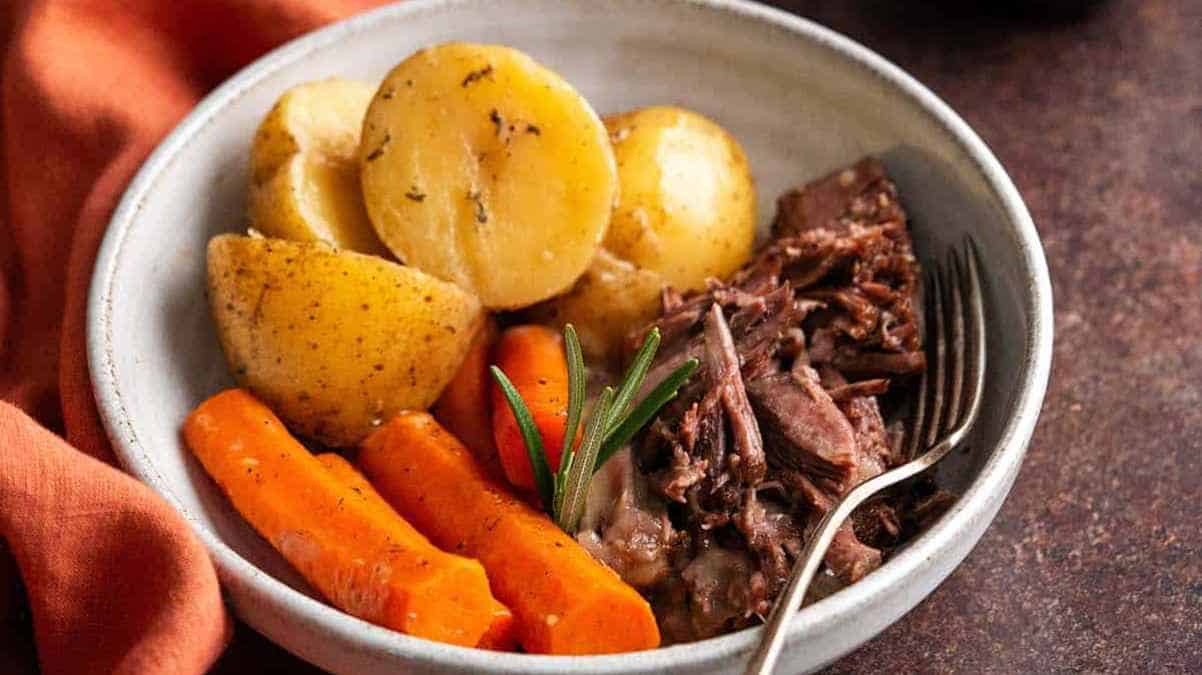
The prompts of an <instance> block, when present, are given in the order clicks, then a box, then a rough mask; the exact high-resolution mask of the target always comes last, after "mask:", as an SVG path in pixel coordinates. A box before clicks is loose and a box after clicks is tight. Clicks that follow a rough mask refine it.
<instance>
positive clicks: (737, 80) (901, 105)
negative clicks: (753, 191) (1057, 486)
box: [89, 0, 1051, 673]
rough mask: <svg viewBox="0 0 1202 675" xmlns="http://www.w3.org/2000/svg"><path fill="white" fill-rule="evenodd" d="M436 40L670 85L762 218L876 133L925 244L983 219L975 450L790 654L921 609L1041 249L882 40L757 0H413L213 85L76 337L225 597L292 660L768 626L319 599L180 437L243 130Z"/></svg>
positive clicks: (206, 343)
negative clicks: (718, 128) (420, 633)
mask: <svg viewBox="0 0 1202 675" xmlns="http://www.w3.org/2000/svg"><path fill="white" fill-rule="evenodd" d="M446 40H470V41H478V42H494V43H504V44H509V45H513V46H516V47H518V48H520V49H523V50H526V51H527V52H529V53H530V54H532V55H533V56H534V57H535V58H537V59H539V60H541V61H542V62H543V63H545V64H547V65H549V66H550V67H552V68H553V69H555V70H557V71H559V72H560V73H562V74H563V75H564V76H565V77H566V78H567V79H568V80H569V81H571V82H572V83H574V84H575V85H576V86H577V87H578V88H579V89H580V90H581V91H582V92H583V93H584V94H585V96H586V97H587V98H588V99H589V100H590V101H591V102H592V104H593V105H594V107H596V109H597V110H598V111H599V112H601V113H603V114H604V113H607V112H614V111H621V110H625V109H629V108H632V107H636V106H640V105H648V104H654V103H670V104H677V105H682V106H686V107H689V108H693V109H696V110H698V111H701V112H702V113H704V114H706V115H709V116H710V117H712V118H714V119H716V120H718V121H719V122H720V123H721V124H723V125H724V126H725V127H726V128H728V129H729V130H731V131H732V132H733V133H734V135H735V136H736V137H737V138H738V139H739V141H740V142H741V143H742V144H743V146H744V148H745V149H746V150H747V154H748V156H749V158H750V162H751V167H752V170H753V172H754V174H755V178H756V181H757V184H758V188H759V207H760V220H761V221H762V222H764V223H766V222H767V221H768V220H769V219H770V218H771V216H772V213H773V209H774V205H773V200H774V198H775V196H776V195H777V194H779V193H780V192H781V191H782V190H784V189H785V188H787V187H789V186H792V185H794V184H796V183H798V182H800V181H803V180H806V179H810V178H813V177H816V176H818V175H820V174H822V173H824V172H826V171H828V170H831V169H833V168H836V167H839V166H841V165H844V164H847V163H849V162H851V161H853V160H855V159H857V158H859V157H861V156H862V155H865V154H868V153H875V154H878V155H879V156H881V157H882V158H883V159H884V161H885V163H886V164H887V166H888V168H889V170H890V172H891V173H892V175H893V176H894V178H895V179H896V181H897V183H898V184H899V186H900V190H901V194H902V198H903V201H904V203H905V205H906V207H907V208H908V209H909V211H910V213H911V215H912V218H913V227H914V231H915V234H916V245H917V248H918V251H919V254H920V256H924V257H929V256H932V255H936V254H937V253H938V252H939V251H940V250H941V248H942V247H944V246H946V245H948V244H951V243H954V242H957V241H959V240H960V239H961V237H962V236H963V235H964V234H965V233H971V234H972V236H973V237H974V238H975V239H976V241H977V242H978V245H979V247H980V249H981V251H982V252H983V253H984V258H985V266H984V272H985V276H986V279H985V282H986V284H985V285H986V294H987V305H988V320H989V328H990V332H989V345H988V348H989V373H988V389H987V391H986V398H985V404H984V408H983V409H984V411H985V412H984V417H983V419H982V421H981V424H980V425H979V428H978V429H977V433H976V434H975V437H974V439H973V442H972V443H971V447H970V448H969V449H968V451H966V452H963V453H960V454H958V455H956V456H955V457H953V458H951V459H949V460H948V461H947V464H946V465H945V466H943V467H941V470H940V480H941V481H943V482H944V483H945V484H946V485H947V486H948V487H949V488H950V489H953V490H956V491H958V492H961V493H963V495H964V496H963V498H962V499H961V500H960V501H959V503H958V504H957V505H956V507H954V508H953V510H952V511H951V512H950V513H949V514H947V515H946V516H945V517H944V518H943V519H942V520H941V521H940V522H939V523H938V524H937V525H935V526H934V527H933V528H932V529H931V530H930V531H929V532H927V533H926V534H924V535H923V536H922V537H920V538H919V539H917V540H916V541H915V542H913V543H912V544H911V545H910V546H909V547H907V548H906V549H905V550H904V551H903V552H901V553H900V554H899V555H897V556H895V557H894V559H892V560H891V561H890V562H889V563H888V564H886V565H885V566H884V567H882V568H881V569H880V570H878V571H877V572H875V573H873V574H871V575H869V577H867V578H866V579H865V580H864V581H862V582H861V583H859V584H857V585H855V586H853V587H851V588H849V589H847V590H845V591H843V592H840V593H838V594H836V595H834V596H832V597H830V598H828V599H826V600H823V601H822V602H819V603H817V604H815V605H813V606H811V607H809V608H807V609H806V610H804V611H803V612H802V613H801V614H800V615H799V617H798V620H797V621H796V622H795V625H794V627H793V630H792V633H791V636H790V640H789V645H788V648H787V650H788V651H787V653H786V656H785V659H786V661H785V662H786V663H787V664H789V667H788V669H789V670H790V671H802V670H808V669H812V668H816V667H818V666H820V665H822V664H823V663H826V662H828V661H830V660H832V659H834V658H837V657H838V656H839V655H841V654H843V653H845V652H847V651H848V650H850V649H853V648H854V647H855V646H857V645H858V644H860V643H862V642H863V641H865V640H867V639H869V638H870V637H871V636H873V635H875V634H876V633H877V632H878V631H880V630H881V629H883V628H884V627H885V626H886V625H888V624H889V623H891V622H892V621H894V620H896V619H897V618H898V617H899V616H901V615H902V614H903V613H905V612H906V611H907V610H909V609H910V608H911V607H913V606H914V605H915V604H916V603H917V602H918V601H919V600H921V599H922V598H923V597H924V596H925V595H926V594H927V593H929V592H930V590H931V589H933V588H934V586H935V585H937V584H938V583H939V581H941V580H942V579H943V578H944V577H945V576H946V575H947V574H948V573H950V571H951V570H952V569H953V568H954V567H955V565H957V564H958V563H959V562H960V560H961V559H963V557H964V556H965V555H966V554H967V553H968V551H969V550H970V549H971V547H972V546H973V544H974V543H975V542H976V541H977V539H978V538H979V537H980V535H981V533H982V532H983V531H984V529H985V527H986V526H987V525H988V523H989V521H990V520H991V519H992V517H993V515H994V513H995V512H996V510H997V508H998V507H999V506H1000V504H1001V501H1002V499H1003V498H1004V497H1005V495H1006V493H1007V492H1008V490H1009V487H1010V484H1011V482H1012V481H1013V478H1014V475H1015V473H1016V472H1017V469H1018V465H1019V463H1020V462H1021V459H1022V455H1023V452H1024V449H1025V446H1026V442H1027V440H1028V439H1029V437H1030V433H1031V429H1032V426H1033V424H1034V421H1035V416H1036V414H1037V412H1038V409H1039V405H1040V402H1041V401H1042V396H1043V388H1044V384H1045V382H1046V378H1047V372H1048V362H1049V358H1050V356H1049V354H1050V344H1051V297H1050V290H1049V284H1048V277H1047V270H1046V267H1045V265H1044V261H1043V254H1042V250H1041V249H1040V247H1039V242H1038V239H1037V237H1036V234H1035V231H1034V228H1033V226H1032V225H1031V222H1030V219H1029V217H1028V215H1027V212H1026V209H1025V208H1024V207H1023V204H1022V202H1021V200H1020V199H1019V197H1018V195H1017V193H1016V191H1015V190H1014V187H1013V185H1012V184H1011V182H1010V180H1009V179H1008V178H1007V177H1006V175H1005V173H1004V172H1003V171H1002V169H1001V167H1000V166H999V165H998V164H997V162H996V160H995V159H994V158H993V156H992V155H991V154H990V153H989V151H988V149H987V148H985V146H984V145H983V144H982V143H981V142H980V141H979V139H977V137H976V136H975V135H974V134H973V133H972V131H971V130H970V129H968V127H967V126H966V125H965V124H964V123H963V122H962V121H961V120H960V119H959V118H958V117H956V116H955V114H954V113H952V112H951V111H950V110H948V109H947V108H946V106H944V105H943V104H942V103H941V102H940V101H938V100H937V99H936V98H935V97H934V96H933V95H931V94H930V92H928V91H927V90H925V89H924V88H922V87H921V85H918V84H917V83H915V82H914V81H913V80H912V79H910V78H909V77H908V76H906V75H905V74H903V73H902V72H900V71H899V70H897V69H896V68H895V67H893V66H891V65H889V64H888V63H886V62H885V61H884V60H882V59H881V58H880V57H877V56H875V55H874V54H872V53H871V52H869V51H867V50H865V49H864V48H862V47H859V46H858V45H856V44H854V43H852V42H851V41H849V40H846V39H844V38H842V37H840V36H838V35H835V34H833V33H831V32H829V31H827V30H824V29H822V28H820V27H817V26H815V25H813V24H810V23H808V22H805V21H803V20H801V19H797V18H795V17H792V16H789V15H786V14H784V13H781V12H777V11H774V10H770V9H766V8H763V7H760V6H757V5H752V4H748V3H743V2H723V1H719V0H711V1H698V2H683V1H676V2H648V1H646V0H569V1H563V0H450V1H438V0H413V1H411V2H406V3H403V4H400V5H395V6H391V7H387V8H384V9H382V10H379V11H376V12H373V13H370V14H367V15H363V16H360V17H357V18H355V19H353V20H351V21H348V22H344V23H341V24H337V25H335V26H332V27H330V28H327V29H325V30H322V31H319V32H317V33H314V34H311V35H309V36H307V37H305V38H302V39H300V40H298V41H296V42H293V43H291V44H289V45H287V46H285V47H283V48H282V49H280V50H277V51H276V52H274V53H272V54H270V55H268V56H267V57H265V58H264V59H262V60H260V61H259V62H257V63H255V64H254V65H252V66H250V67H249V68H247V69H246V70H244V71H243V72H241V73H240V74H239V75H237V76H236V77H235V78H233V79H232V80H230V81H229V82H227V83H226V84H225V85H223V86H222V87H221V88H220V89H218V90H217V91H216V92H214V93H213V94H212V95H210V96H209V97H208V98H207V99H206V100H205V101H204V102H203V103H202V104H201V105H200V106H199V107H198V108H197V109H196V110H195V111H194V112H193V113H192V114H191V115H190V116H189V117H188V118H187V119H186V120H185V121H184V122H183V123H182V124H181V125H180V126H179V127H178V128H177V130H176V131H175V132H174V133H173V134H172V135H171V136H170V137H169V138H168V139H167V140H166V141H165V142H164V143H163V144H162V146H160V148H159V149H158V150H157V151H156V152H155V154H154V155H153V156H152V157H151V158H150V160H149V161H148V162H147V163H146V165H145V167H144V168H143V169H142V171H141V173H140V174H139V175H138V177H137V179H136V180H135V181H134V183H133V184H132V185H131V187H130V188H129V191H128V193H127V194H126V196H125V198H124V200H123V202H122V204H121V206H120V207H119V209H118V211H117V213H116V214H115V215H114V218H113V222H112V226H111V227H110V229H109V231H108V235H107V237H106V239H105V242H104V245H103V248H102V251H101V254H100V257H99V260H98V263H97V268H96V276H95V279H94V282H93V287H92V297H91V304H90V309H89V312H90V316H89V352H90V354H89V355H90V362H91V368H92V377H93V380H94V383H95V386H96V394H97V400H98V402H99V405H100V409H101V414H102V416H103V418H104V421H105V424H106V425H107V428H108V430H109V433H110V436H111V438H112V441H113V445H114V448H115V450H116V452H117V454H118V456H119V457H120V458H121V460H122V462H123V463H124V465H125V466H126V468H127V469H128V470H129V471H131V472H132V473H133V474H134V475H136V476H138V477H139V478H141V479H142V480H144V481H146V482H147V483H148V484H150V485H151V486H152V487H153V488H154V489H156V490H157V491H159V492H160V493H161V494H163V495H164V496H165V497H166V498H167V499H168V500H169V501H170V502H171V503H172V504H173V505H174V506H175V507H176V508H177V509H179V511H180V512H181V513H183V514H184V516H185V517H186V518H187V519H188V520H189V521H190V522H191V524H192V525H193V527H194V528H195V529H196V531H197V532H198V533H199V534H200V536H201V537H202V538H203V540H204V542H205V543H206V544H207V545H208V547H209V548H210V550H211V551H212V554H213V557H214V560H215V561H216V563H217V566H218V569H219V572H220V574H221V578H222V581H223V583H224V585H225V588H226V591H227V593H228V597H229V600H230V602H231V603H232V605H233V607H234V608H235V610H236V611H237V612H238V613H239V614H240V615H241V616H242V617H243V618H244V619H245V620H246V621H247V622H248V623H250V624H251V625H253V626H255V627H256V628H257V629H259V630H260V631H262V632H263V633H265V634H266V635H268V636H269V637H270V638H272V639H273V640H275V641H277V642H279V643H280V644H282V645H283V646H285V647H286V648H288V649H289V650H291V651H293V652H295V653H296V654H298V655H300V656H302V657H303V658H306V659H308V660H311V661H313V662H314V663H317V664H319V665H321V666H323V667H325V668H327V669H330V670H334V671H338V672H356V673H377V672H378V673H384V672H396V669H397V668H398V667H403V668H405V669H406V670H407V672H421V671H434V670H438V671H440V672H448V671H470V670H478V669H486V668H487V669H490V670H493V671H499V672H513V673H518V672H563V671H565V670H569V671H573V672H663V671H671V672H676V671H679V672H711V671H719V670H726V669H730V668H732V667H734V666H735V664H737V663H738V659H739V658H741V655H742V654H745V653H746V652H747V651H748V650H749V648H750V646H751V645H752V643H753V641H754V640H755V638H756V637H757V636H758V630H749V631H743V632H741V633H738V634H734V635H730V636H725V637H723V638H718V639H715V640H709V641H706V642H704V643H700V644H696V645H690V646H686V647H674V648H668V649H660V650H655V651H651V652H643V653H639V654H630V655H622V656H614V657H591V658H585V659H563V658H551V657H531V656H522V655H513V654H494V653H487V652H478V651H476V650H467V649H459V648H454V647H448V646H444V645H439V644H434V643H430V642H426V641H422V640H417V639H413V638H409V637H407V636H404V635H400V634H396V633H393V632H390V631H386V630H383V629H381V628H377V627H374V626H371V625H368V624H366V623H363V622H361V621H358V620H356V619H353V618H351V617H349V616H347V615H345V614H342V613H341V612H338V611H336V610H334V609H332V608H330V607H329V606H327V605H325V604H323V603H322V602H320V601H318V600H316V599H315V596H314V594H313V592H312V590H311V589H310V588H309V587H308V586H307V585H306V584H305V583H304V581H303V580H302V579H301V578H300V577H298V576H297V575H296V574H295V573H294V572H293V571H292V570H291V569H290V568H289V567H288V565H287V564H285V563H284V561H283V560H282V559H281V558H280V557H279V556H278V555H277V554H276V553H275V552H274V551H273V550H271V549H270V548H269V547H268V546H267V545H266V544H265V543H264V542H263V541H262V540H261V539H260V538H259V537H257V536H256V535H255V534H254V532H253V531H252V530H251V529H250V528H249V527H248V526H247V525H246V524H245V523H244V522H243V521H242V520H241V518H239V517H238V515H237V514H236V513H235V512H233V511H232V510H231V509H230V507H229V506H228V504H227V503H226V502H225V500H224V499H223V498H222V497H221V495H220V494H219V493H218V491H217V489H216V487H215V486H214V485H213V484H212V483H211V482H210V481H209V480H208V479H207V478H206V476H205V475H204V474H203V472H202V471H201V470H200V469H199V467H198V465H197V464H196V463H195V462H194V461H193V460H192V459H191V457H190V456H189V455H188V453H187V452H186V450H185V449H184V448H183V447H182V445H181V443H180V438H179V433H178V429H179V425H180V422H181V421H182V419H183V418H184V416H185V415H186V413H187V412H188V411H189V410H190V409H191V408H192V407H193V406H194V405H196V404H197V403H198V402H199V401H201V400H202V399H204V398H205V397H206V396H208V395H210V394H212V393H214V392H216V391H218V390H219V389H221V388H223V387H226V386H229V385H230V384H231V380H230V378H229V376H228V375H227V373H226V368H225V363H224V361H223V359H222V355H221V352H220V349H219V346H218V343H217V340H216V337H215V335H214V331H213V327H212V325H211V323H210V319H209V314H208V310H207V307H206V304H205V299H204V290H203V278H204V246H205V242H206V241H207V240H208V239H209V238H210V237H211V236H213V235H214V234H217V233H219V232H226V231H232V230H238V229H240V228H242V227H243V226H244V221H245V219H244V212H245V197H246V195H245V186H246V182H247V178H246V166H247V147H248V142H249V139H250V138H251V135H252V133H253V131H254V129H255V126H256V124H257V122H258V120H259V118H260V117H261V116H262V115H263V113H264V112H265V111H266V110H267V109H268V108H269V107H270V106H271V104H272V102H273V101H274V99H275V98H276V97H277V96H278V95H279V94H280V93H281V92H282V91H284V90H285V89H286V88H288V87H289V86H291V85H293V84H296V83H298V82H302V81H305V80H311V79H316V78H321V77H327V76H334V75H339V76H349V77H360V78H367V79H377V78H379V77H381V76H382V75H383V74H384V73H385V72H386V70H387V69H388V68H389V67H390V66H391V65H393V64H395V63H396V62H397V61H399V60H400V59H402V58H403V57H404V56H406V55H407V54H409V53H410V52H412V51H413V50H415V49H417V48H419V47H422V46H425V45H429V44H432V43H437V42H441V41H446Z"/></svg>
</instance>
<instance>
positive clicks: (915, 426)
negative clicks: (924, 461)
mask: <svg viewBox="0 0 1202 675" xmlns="http://www.w3.org/2000/svg"><path fill="white" fill-rule="evenodd" d="M933 288H934V280H933V279H932V277H931V272H930V270H927V271H925V272H924V273H923V278H922V292H923V298H924V301H923V306H922V310H923V318H924V321H923V335H924V337H925V339H924V342H925V343H926V344H928V345H929V343H930V339H931V330H932V329H933V328H934V324H933V323H932V321H931V311H930V310H931V302H930V299H929V298H930V295H931V291H932V289H933ZM927 351H928V352H929V351H930V350H929V349H928V350H927ZM932 382H933V380H932V379H931V377H930V375H929V373H928V369H927V368H923V369H922V374H921V375H920V376H919V380H918V396H916V397H915V399H914V410H913V414H912V415H911V417H910V424H909V425H908V426H909V433H908V436H909V438H908V439H907V442H906V447H905V459H906V461H910V460H911V459H914V458H915V457H917V456H918V454H919V453H920V452H922V451H924V450H926V446H925V445H923V441H924V439H925V437H926V433H925V432H926V424H927V399H928V398H930V385H931V383H932Z"/></svg>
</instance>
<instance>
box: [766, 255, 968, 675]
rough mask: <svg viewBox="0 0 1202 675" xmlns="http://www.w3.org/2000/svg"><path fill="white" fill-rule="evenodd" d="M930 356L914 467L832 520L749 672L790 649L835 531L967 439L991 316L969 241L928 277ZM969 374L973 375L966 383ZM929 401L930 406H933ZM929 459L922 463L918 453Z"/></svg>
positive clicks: (851, 496)
mask: <svg viewBox="0 0 1202 675" xmlns="http://www.w3.org/2000/svg"><path fill="white" fill-rule="evenodd" d="M926 298H927V300H926V305H927V317H928V320H927V331H926V332H927V355H928V360H929V363H930V367H929V368H928V369H927V370H926V371H925V372H924V373H923V375H922V380H921V383H920V389H921V390H922V395H921V396H920V397H919V398H918V401H917V403H916V405H915V410H914V415H913V422H912V423H911V425H910V428H911V430H912V431H911V433H910V438H909V442H908V443H907V444H906V445H907V448H906V450H907V456H908V457H912V458H913V459H911V460H910V461H909V462H907V463H905V464H902V465H901V466H898V467H896V468H893V469H890V470H889V471H886V472H885V473H882V474H880V475H879V476H876V477H874V478H870V479H869V480H866V481H864V482H863V483H860V484H859V485H857V486H856V487H854V488H852V489H851V490H850V491H849V492H848V493H847V494H845V495H844V496H843V498H842V499H841V500H839V502H838V503H837V504H836V505H835V507H834V508H832V509H831V510H830V511H828V512H827V514H826V517H825V518H823V519H822V522H820V523H819V524H818V528H817V529H816V530H815V531H814V534H813V536H811V537H810V540H809V542H808V543H807V544H806V547H805V551H803V552H802V554H801V557H800V558H798V560H797V562H796V563H795V564H794V566H793V573H792V574H791V575H790V577H789V584H788V586H786V587H785V590H784V592H782V593H781V595H780V598H779V599H778V600H777V602H776V607H775V608H774V609H773V611H772V615H771V616H770V617H769V618H768V622H767V623H766V624H765V625H764V633H763V635H762V636H761V638H760V644H759V646H758V647H757V648H756V650H755V653H754V654H753V655H752V657H751V661H750V662H749V663H748V665H747V669H746V670H745V671H744V673H745V674H746V675H753V674H755V675H770V674H771V673H772V669H773V667H774V666H775V665H776V660H777V658H778V657H779V656H780V652H781V648H782V647H783V646H784V642H785V632H786V631H785V627H786V626H788V624H789V619H790V618H792V616H793V614H794V612H796V611H797V610H798V609H800V607H801V602H802V600H803V599H804V598H805V594H806V590H807V589H809V587H810V582H811V581H813V579H814V574H815V573H817V571H818V567H819V565H821V564H822V559H823V556H825V554H826V549H827V547H829V546H830V543H831V539H833V538H834V536H835V531H836V530H838V529H839V526H840V525H842V524H843V522H844V521H846V520H847V518H848V517H849V516H851V513H852V511H854V510H855V509H856V507H857V506H859V505H860V504H863V503H864V501H865V500H867V499H869V498H870V497H872V496H873V495H875V494H877V493H878V492H880V491H881V490H884V489H885V488H887V487H889V486H891V485H896V484H897V483H900V482H901V481H903V480H906V479H907V478H910V477H912V476H915V475H917V474H919V473H922V472H923V471H925V470H927V469H929V468H930V467H932V466H934V465H935V464H936V463H938V462H939V460H941V459H943V458H944V457H946V456H948V455H949V454H950V453H951V451H952V450H953V449H955V448H956V447H957V446H959V445H960V444H961V443H962V442H964V439H965V438H966V437H967V436H968V432H969V431H970V430H971V429H972V426H973V423H975V422H976V419H977V413H978V412H979V411H980V406H981V390H982V389H983V387H984V381H985V310H984V306H983V301H982V299H981V279H980V275H979V273H978V271H977V257H976V248H975V246H974V245H973V243H972V240H971V239H967V240H966V241H965V244H964V250H963V252H961V251H959V250H957V249H955V248H953V249H952V250H951V251H950V252H949V254H948V255H947V257H946V258H945V259H944V260H943V261H941V262H940V263H939V264H937V265H935V266H934V268H933V269H929V270H928V272H927V274H926ZM966 370H968V375H967V377H966ZM928 399H929V400H928ZM920 447H925V448H926V451H925V452H923V453H922V454H921V455H917V456H916V451H917V450H918V448H920Z"/></svg>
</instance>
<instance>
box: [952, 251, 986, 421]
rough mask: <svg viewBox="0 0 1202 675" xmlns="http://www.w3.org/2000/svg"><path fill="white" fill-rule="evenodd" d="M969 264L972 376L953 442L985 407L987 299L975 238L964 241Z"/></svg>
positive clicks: (964, 279)
mask: <svg viewBox="0 0 1202 675" xmlns="http://www.w3.org/2000/svg"><path fill="white" fill-rule="evenodd" d="M964 261H965V265H964V268H963V270H962V272H961V276H960V284H961V285H963V286H964V287H965V289H966V290H967V293H966V295H967V296H968V297H967V299H966V300H965V304H966V305H967V307H968V316H969V318H970V319H971V321H969V324H970V325H971V328H970V329H969V330H968V336H967V342H968V345H967V349H966V351H967V352H968V354H969V355H970V358H969V360H970V361H971V363H972V375H971V377H969V378H968V380H967V385H968V390H967V391H966V392H965V393H964V400H965V401H966V402H967V405H966V406H965V410H964V414H963V415H962V416H961V419H960V421H959V423H958V424H957V425H956V428H955V429H954V430H953V431H952V436H953V438H952V441H953V443H960V442H961V441H962V440H963V436H964V435H965V433H966V432H967V431H968V429H969V428H970V427H972V425H973V423H974V422H975V421H976V418H977V414H978V413H979V412H980V409H981V398H982V396H983V394H984V389H985V300H984V297H983V296H982V293H981V275H980V269H979V267H978V265H977V247H976V245H975V244H974V242H973V240H972V238H971V237H968V238H966V239H965V243H964Z"/></svg>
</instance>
